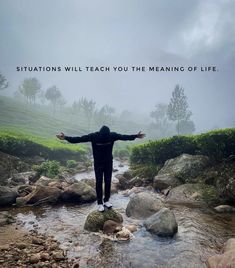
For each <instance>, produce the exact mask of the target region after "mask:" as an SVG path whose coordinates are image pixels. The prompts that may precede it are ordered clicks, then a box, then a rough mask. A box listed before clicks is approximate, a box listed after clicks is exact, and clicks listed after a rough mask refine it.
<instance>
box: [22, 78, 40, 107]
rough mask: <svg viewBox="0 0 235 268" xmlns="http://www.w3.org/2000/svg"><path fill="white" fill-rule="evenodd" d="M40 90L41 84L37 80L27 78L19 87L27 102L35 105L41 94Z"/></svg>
mask: <svg viewBox="0 0 235 268" xmlns="http://www.w3.org/2000/svg"><path fill="white" fill-rule="evenodd" d="M40 88H41V84H40V83H39V81H38V80H37V78H25V79H24V81H23V82H22V84H21V85H20V86H19V91H20V93H21V94H22V95H23V96H24V97H25V98H26V100H27V102H30V103H32V102H33V103H35V98H36V95H37V94H38V93H39V92H40Z"/></svg>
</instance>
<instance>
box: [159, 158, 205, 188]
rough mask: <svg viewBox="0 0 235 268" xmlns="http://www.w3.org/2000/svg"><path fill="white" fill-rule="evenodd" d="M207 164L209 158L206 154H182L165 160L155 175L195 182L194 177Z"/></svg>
mask: <svg viewBox="0 0 235 268" xmlns="http://www.w3.org/2000/svg"><path fill="white" fill-rule="evenodd" d="M209 165H210V160H209V158H208V157H207V156H204V155H189V154H182V155H180V156H178V157H176V158H173V159H169V160H167V161H166V162H165V164H164V166H163V168H162V169H161V170H160V171H159V172H158V174H157V175H158V176H160V175H169V176H171V177H174V178H177V179H179V180H180V181H182V182H195V178H196V177H197V176H198V175H199V174H200V173H201V172H202V171H203V170H204V169H205V168H206V167H208V166H209ZM155 180H156V179H155ZM173 182H174V180H173ZM168 186H170V185H168ZM172 186H175V185H172ZM166 188H167V187H166Z"/></svg>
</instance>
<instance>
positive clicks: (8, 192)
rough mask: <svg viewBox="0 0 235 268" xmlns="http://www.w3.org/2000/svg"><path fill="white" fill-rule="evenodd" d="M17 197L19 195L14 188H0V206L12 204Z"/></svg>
mask: <svg viewBox="0 0 235 268" xmlns="http://www.w3.org/2000/svg"><path fill="white" fill-rule="evenodd" d="M18 195H19V194H18V192H17V190H16V189H15V188H10V187H7V186H0V206H7V205H12V204H14V203H15V201H16V197H18Z"/></svg>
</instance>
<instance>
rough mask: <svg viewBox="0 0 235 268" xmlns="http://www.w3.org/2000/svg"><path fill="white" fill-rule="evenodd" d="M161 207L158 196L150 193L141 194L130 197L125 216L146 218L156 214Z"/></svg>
mask: <svg viewBox="0 0 235 268" xmlns="http://www.w3.org/2000/svg"><path fill="white" fill-rule="evenodd" d="M162 207H163V203H162V201H161V200H160V199H159V198H158V196H157V195H156V194H154V193H151V192H142V193H138V194H136V195H134V196H133V197H131V199H130V201H129V203H128V205H127V208H126V215H127V216H128V217H134V218H139V219H141V218H146V217H149V216H151V215H152V214H154V213H156V212H157V211H159V210H160V209H161V208H162Z"/></svg>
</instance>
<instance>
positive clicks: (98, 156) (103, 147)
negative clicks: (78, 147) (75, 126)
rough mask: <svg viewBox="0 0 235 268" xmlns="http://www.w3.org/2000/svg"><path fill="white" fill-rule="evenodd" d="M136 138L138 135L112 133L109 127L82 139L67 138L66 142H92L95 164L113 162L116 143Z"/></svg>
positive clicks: (103, 127)
mask: <svg viewBox="0 0 235 268" xmlns="http://www.w3.org/2000/svg"><path fill="white" fill-rule="evenodd" d="M136 138H137V135H122V134H118V133H116V132H110V129H109V128H108V127H107V126H102V127H101V129H100V131H98V132H94V133H90V134H88V135H84V136H81V137H68V136H65V140H67V141H68V142H70V143H80V142H91V144H92V150H93V157H94V163H95V164H97V163H104V162H110V161H112V159H113V156H112V150H113V144H114V142H115V141H117V140H123V141H127V140H134V139H136Z"/></svg>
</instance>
